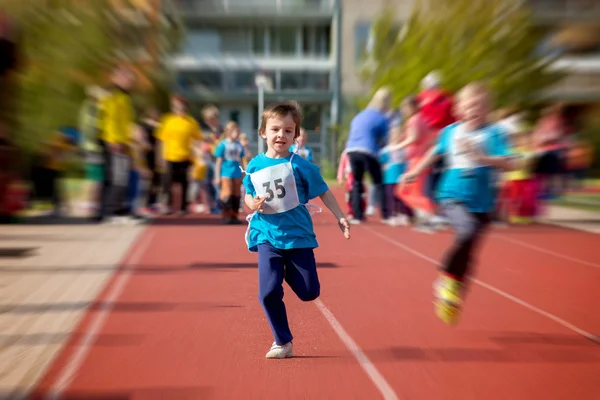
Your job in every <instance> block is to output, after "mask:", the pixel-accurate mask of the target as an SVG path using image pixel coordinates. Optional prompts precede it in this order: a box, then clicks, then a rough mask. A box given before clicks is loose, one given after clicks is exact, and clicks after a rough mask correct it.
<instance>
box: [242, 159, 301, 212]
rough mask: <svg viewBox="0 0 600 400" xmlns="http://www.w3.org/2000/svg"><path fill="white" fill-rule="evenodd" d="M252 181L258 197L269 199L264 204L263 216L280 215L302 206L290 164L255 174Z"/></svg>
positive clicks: (276, 166)
mask: <svg viewBox="0 0 600 400" xmlns="http://www.w3.org/2000/svg"><path fill="white" fill-rule="evenodd" d="M250 179H251V180H252V185H254V190H256V195H257V196H260V197H266V198H267V200H266V201H265V202H264V203H263V210H264V211H263V214H278V213H282V212H286V211H289V210H292V209H294V208H296V207H298V206H299V205H300V200H299V198H298V190H297V189H296V178H294V172H293V171H292V164H291V163H290V162H288V163H283V164H278V165H274V166H272V167H268V168H264V169H261V170H260V171H257V172H253V173H252V174H251V175H250Z"/></svg>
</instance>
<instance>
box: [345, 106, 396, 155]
mask: <svg viewBox="0 0 600 400" xmlns="http://www.w3.org/2000/svg"><path fill="white" fill-rule="evenodd" d="M389 124H390V121H389V119H388V118H387V117H386V116H385V114H382V113H380V112H379V111H377V110H374V109H371V108H367V109H364V110H362V111H361V112H359V113H358V114H356V116H355V117H354V119H352V122H351V123H350V134H349V135H348V141H347V142H346V151H362V152H365V153H368V154H371V155H373V156H376V155H377V153H379V150H380V149H381V148H382V147H383V145H384V144H385V143H386V142H387V136H388V130H389Z"/></svg>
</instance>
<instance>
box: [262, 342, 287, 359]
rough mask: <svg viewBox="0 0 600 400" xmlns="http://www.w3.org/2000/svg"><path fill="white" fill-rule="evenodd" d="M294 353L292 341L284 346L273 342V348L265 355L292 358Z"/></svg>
mask: <svg viewBox="0 0 600 400" xmlns="http://www.w3.org/2000/svg"><path fill="white" fill-rule="evenodd" d="M293 356H294V353H293V352H292V342H289V343H286V344H284V345H283V346H279V345H278V344H277V343H275V342H273V345H272V346H271V349H270V350H269V352H268V353H267V355H266V356H265V357H266V358H290V357H293Z"/></svg>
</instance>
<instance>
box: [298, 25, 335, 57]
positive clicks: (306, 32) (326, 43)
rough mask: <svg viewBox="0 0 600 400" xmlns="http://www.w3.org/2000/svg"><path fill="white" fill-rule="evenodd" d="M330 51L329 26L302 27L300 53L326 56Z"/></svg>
mask: <svg viewBox="0 0 600 400" xmlns="http://www.w3.org/2000/svg"><path fill="white" fill-rule="evenodd" d="M330 52H331V26H329V25H327V26H305V27H303V28H302V53H303V54H305V55H308V56H325V57H326V56H328V55H329V53H330Z"/></svg>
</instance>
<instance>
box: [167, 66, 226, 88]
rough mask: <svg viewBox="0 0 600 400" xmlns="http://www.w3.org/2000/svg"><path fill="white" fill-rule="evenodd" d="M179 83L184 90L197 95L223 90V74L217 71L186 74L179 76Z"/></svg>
mask: <svg viewBox="0 0 600 400" xmlns="http://www.w3.org/2000/svg"><path fill="white" fill-rule="evenodd" d="M178 83H179V85H180V87H181V88H182V89H184V90H189V91H192V92H197V93H201V92H203V91H207V90H222V89H223V74H222V73H221V71H216V70H205V71H199V72H194V73H186V74H181V75H180V76H179V79H178Z"/></svg>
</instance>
